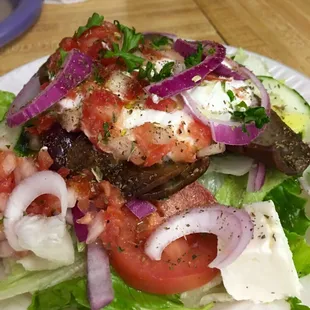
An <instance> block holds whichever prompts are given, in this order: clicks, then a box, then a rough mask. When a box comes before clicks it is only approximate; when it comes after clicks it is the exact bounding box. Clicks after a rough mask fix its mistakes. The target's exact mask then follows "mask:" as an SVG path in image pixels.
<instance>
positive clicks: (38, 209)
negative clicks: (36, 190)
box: [26, 194, 61, 216]
mask: <svg viewBox="0 0 310 310" xmlns="http://www.w3.org/2000/svg"><path fill="white" fill-rule="evenodd" d="M60 212H61V206H60V201H59V198H58V197H56V196H53V195H50V194H44V195H41V196H39V197H38V198H36V199H35V200H34V201H33V202H32V203H31V204H30V206H29V207H28V208H27V210H26V213H27V214H32V215H45V216H52V215H55V214H59V213H60Z"/></svg>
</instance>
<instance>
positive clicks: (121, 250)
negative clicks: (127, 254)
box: [117, 246, 125, 253]
mask: <svg viewBox="0 0 310 310" xmlns="http://www.w3.org/2000/svg"><path fill="white" fill-rule="evenodd" d="M117 250H118V252H120V253H122V252H124V251H125V249H122V248H121V247H120V246H119V247H118V248H117Z"/></svg>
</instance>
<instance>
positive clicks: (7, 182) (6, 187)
mask: <svg viewBox="0 0 310 310" xmlns="http://www.w3.org/2000/svg"><path fill="white" fill-rule="evenodd" d="M14 187H15V180H14V173H11V174H10V175H9V176H8V177H6V178H4V179H2V180H1V181H0V193H11V192H12V190H13V189H14Z"/></svg>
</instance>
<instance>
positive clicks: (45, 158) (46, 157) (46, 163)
mask: <svg viewBox="0 0 310 310" xmlns="http://www.w3.org/2000/svg"><path fill="white" fill-rule="evenodd" d="M37 161H38V164H39V169H40V170H48V169H49V168H50V167H51V165H52V164H53V163H54V160H53V159H52V157H51V156H50V154H49V153H48V151H44V150H41V151H40V152H39V154H38V158H37Z"/></svg>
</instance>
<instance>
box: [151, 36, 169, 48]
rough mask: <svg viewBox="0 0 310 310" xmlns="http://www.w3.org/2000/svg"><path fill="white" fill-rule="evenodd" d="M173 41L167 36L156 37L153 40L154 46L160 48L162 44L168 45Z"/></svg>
mask: <svg viewBox="0 0 310 310" xmlns="http://www.w3.org/2000/svg"><path fill="white" fill-rule="evenodd" d="M171 42H172V40H171V39H169V38H168V37H165V36H160V37H156V38H154V39H153V40H152V47H153V48H155V49H156V50H159V49H160V48H161V47H162V46H166V45H168V44H170V43H171Z"/></svg>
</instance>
